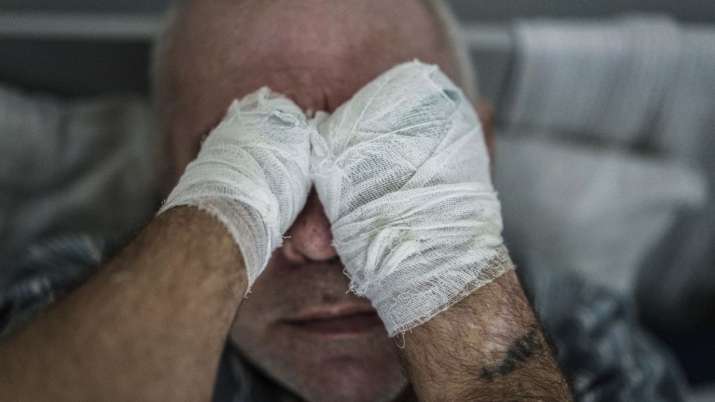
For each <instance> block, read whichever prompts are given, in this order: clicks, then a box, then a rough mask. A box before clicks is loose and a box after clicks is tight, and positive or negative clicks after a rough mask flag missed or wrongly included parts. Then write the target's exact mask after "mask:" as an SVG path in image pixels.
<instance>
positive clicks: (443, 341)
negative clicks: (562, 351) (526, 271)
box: [402, 271, 571, 401]
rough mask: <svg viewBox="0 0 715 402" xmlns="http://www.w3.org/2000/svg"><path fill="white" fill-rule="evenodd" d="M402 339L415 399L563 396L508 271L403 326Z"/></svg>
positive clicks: (556, 371) (558, 376)
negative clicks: (431, 314)
mask: <svg viewBox="0 0 715 402" xmlns="http://www.w3.org/2000/svg"><path fill="white" fill-rule="evenodd" d="M404 342H405V347H404V349H402V355H403V360H404V362H405V366H406V369H407V372H408V375H409V378H410V380H411V382H412V384H413V387H414V389H415V392H416V393H417V395H418V396H419V399H420V400H422V401H466V400H468V401H508V400H519V401H569V400H571V397H570V393H569V390H568V386H567V384H566V381H565V380H564V377H563V375H562V374H561V372H560V370H559V368H558V365H557V363H556V361H555V359H554V356H553V354H552V350H551V348H550V347H549V345H548V343H547V342H546V339H545V338H544V334H543V332H542V330H541V328H540V326H539V324H538V321H537V319H536V317H535V316H534V313H533V311H532V309H531V307H530V306H529V303H528V301H527V300H526V297H525V295H524V293H523V291H522V289H521V286H520V284H519V280H518V278H517V277H516V274H515V273H514V271H509V272H507V273H506V274H504V275H502V276H501V277H500V278H498V279H497V280H495V281H494V282H492V283H491V284H489V285H486V286H484V287H482V288H480V289H478V290H477V291H475V292H474V293H473V294H471V295H470V296H469V297H467V298H465V299H464V300H462V301H461V302H460V303H458V304H456V305H455V306H453V307H452V308H450V309H448V310H446V311H444V312H443V313H441V314H439V315H437V316H436V317H435V318H433V319H432V320H430V321H429V322H427V323H425V324H423V325H421V326H419V327H417V328H416V329H414V330H413V331H410V332H408V333H406V334H405V339H404Z"/></svg>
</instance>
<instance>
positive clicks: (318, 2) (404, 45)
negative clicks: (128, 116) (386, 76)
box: [154, 0, 463, 170]
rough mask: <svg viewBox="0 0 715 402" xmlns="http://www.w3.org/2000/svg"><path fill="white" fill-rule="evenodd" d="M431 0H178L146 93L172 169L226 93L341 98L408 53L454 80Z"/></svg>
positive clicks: (450, 49)
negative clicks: (151, 94) (151, 91)
mask: <svg viewBox="0 0 715 402" xmlns="http://www.w3.org/2000/svg"><path fill="white" fill-rule="evenodd" d="M434 2H435V0H392V1H384V0H347V1H334V0H302V1H295V0H187V1H184V2H182V4H181V5H180V6H179V7H177V9H176V10H175V13H176V14H175V16H174V17H173V18H172V22H171V24H170V26H169V27H168V29H167V32H166V34H165V37H164V40H163V41H162V42H161V44H160V47H159V48H158V49H157V53H158V56H159V57H158V63H157V65H156V68H155V71H154V79H155V100H156V104H157V108H158V111H159V113H160V119H161V122H162V125H163V127H164V129H165V131H166V132H167V134H168V135H169V143H170V150H171V153H172V157H173V159H174V161H175V163H176V165H177V166H176V167H177V170H181V169H183V166H184V165H185V164H186V163H188V162H189V161H190V160H191V159H193V157H194V156H195V151H196V149H197V146H198V143H199V139H200V138H201V136H202V135H204V134H205V133H207V132H208V131H209V130H210V129H211V127H213V126H214V125H216V124H217V123H218V121H219V120H220V118H221V117H222V115H223V114H224V112H225V110H226V107H227V106H228V104H229V103H230V101H231V100H233V99H235V98H239V97H242V96H243V95H246V94H248V93H250V92H252V91H254V90H255V89H257V88H259V87H261V86H264V85H267V86H269V87H271V88H272V89H273V90H275V91H278V92H282V93H284V94H286V95H287V96H289V97H290V98H292V99H293V100H294V101H296V102H297V103H298V104H299V105H300V106H301V107H302V108H303V109H305V110H326V111H332V110H333V109H334V108H336V107H337V106H339V105H340V104H342V103H344V102H345V101H347V100H348V99H350V97H352V95H353V94H354V93H355V92H356V91H357V90H359V89H360V88H361V87H362V86H364V85H365V84H366V83H368V82H369V81H371V80H372V79H374V78H375V77H376V76H378V75H379V74H380V73H382V72H383V71H385V70H387V69H388V68H390V67H392V66H393V65H395V64H397V63H400V62H403V61H407V60H411V59H415V58H418V59H420V60H422V61H424V62H428V63H435V64H438V65H440V66H441V68H442V69H443V70H444V71H445V72H446V73H447V74H448V75H449V76H451V77H452V78H453V79H454V80H455V81H457V82H460V81H463V80H462V79H461V78H462V77H460V71H459V68H460V66H459V61H458V57H457V56H456V55H455V49H454V44H453V43H452V42H451V40H450V39H451V38H450V37H449V35H448V32H447V31H446V30H445V29H444V27H443V26H441V25H440V20H439V19H438V18H435V16H436V15H437V14H436V13H435V11H438V10H436V9H433V8H432V6H430V5H429V4H430V3H434Z"/></svg>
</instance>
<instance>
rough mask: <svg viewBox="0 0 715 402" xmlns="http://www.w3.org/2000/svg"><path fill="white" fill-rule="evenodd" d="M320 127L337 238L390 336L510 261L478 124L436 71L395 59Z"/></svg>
mask: <svg viewBox="0 0 715 402" xmlns="http://www.w3.org/2000/svg"><path fill="white" fill-rule="evenodd" d="M313 124H314V125H315V126H316V128H317V130H315V131H314V132H313V134H312V135H313V138H312V145H313V151H312V155H311V158H312V160H311V169H312V175H313V180H314V182H315V186H316V189H317V191H318V195H319V197H320V199H321V201H322V203H323V205H324V207H325V210H326V213H327V216H328V218H329V219H330V222H331V224H332V231H333V237H334V245H335V247H336V250H337V251H338V254H339V255H340V257H341V259H342V261H343V263H344V264H345V270H346V274H347V275H348V276H349V277H350V278H351V285H350V286H351V290H352V291H354V292H355V293H356V294H358V295H361V296H366V297H367V298H368V299H370V300H371V301H372V304H373V305H374V306H375V308H376V310H377V311H378V314H379V315H380V317H381V319H382V320H383V322H384V323H385V326H386V328H387V330H388V333H389V334H390V335H391V336H393V335H396V334H398V333H400V332H404V331H407V330H409V329H412V328H414V327H415V326H417V325H419V324H421V323H423V322H425V321H427V320H429V319H431V318H432V317H433V316H435V315H436V314H438V313H439V312H441V311H443V310H445V309H447V308H449V307H450V306H451V305H453V304H454V303H456V302H458V301H460V300H461V299H463V298H464V297H465V296H467V295H468V294H469V293H471V292H472V291H473V290H475V289H477V288H479V287H481V286H483V285H485V284H488V283H489V282H491V281H493V280H494V279H495V278H497V277H498V276H500V275H501V274H503V273H504V272H506V271H507V270H509V269H512V268H513V265H512V264H511V262H510V260H509V257H508V255H507V253H506V250H505V248H504V247H503V241H502V237H501V231H502V221H501V212H500V204H499V201H498V199H497V195H496V192H495V191H494V189H493V187H492V184H491V179H490V175H489V157H488V154H487V149H486V146H485V143H484V138H483V137H484V136H483V133H482V129H481V125H480V123H479V119H478V117H477V116H476V114H475V112H474V109H473V107H472V106H471V105H470V103H469V101H468V100H467V99H466V98H465V96H464V95H463V93H462V92H461V91H460V90H459V89H458V88H457V87H456V86H455V85H454V84H453V83H452V82H451V81H450V80H449V79H448V78H447V77H446V76H445V75H444V74H443V73H442V72H440V71H439V69H438V68H437V67H435V66H429V65H425V64H421V63H419V62H412V63H406V64H402V65H400V66H397V67H395V68H393V69H392V70H390V71H388V72H386V73H384V74H383V75H382V76H380V77H379V78H377V79H376V80H375V81H373V82H371V83H370V84H368V85H367V86H366V87H365V88H363V89H362V90H361V91H359V92H358V93H357V94H356V95H355V96H354V98H353V99H352V100H350V101H349V102H348V103H346V104H345V105H343V106H341V107H340V108H339V109H338V110H337V111H336V112H335V113H334V114H333V115H331V116H328V115H327V114H319V115H318V116H316V119H315V120H314V121H313Z"/></svg>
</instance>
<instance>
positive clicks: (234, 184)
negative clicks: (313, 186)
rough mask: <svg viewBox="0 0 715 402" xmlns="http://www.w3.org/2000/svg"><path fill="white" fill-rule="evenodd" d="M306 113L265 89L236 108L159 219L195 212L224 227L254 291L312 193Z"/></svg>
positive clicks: (235, 104)
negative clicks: (181, 209)
mask: <svg viewBox="0 0 715 402" xmlns="http://www.w3.org/2000/svg"><path fill="white" fill-rule="evenodd" d="M311 130H312V128H311V127H310V125H309V124H308V123H307V121H306V118H305V115H304V114H303V112H302V111H301V110H300V108H299V107H298V106H297V105H296V104H295V103H293V102H292V101H291V100H289V99H288V98H286V97H284V96H282V95H279V94H276V93H272V92H271V91H270V90H269V89H268V88H262V89H260V90H258V91H257V92H255V93H253V94H250V95H248V96H246V97H245V98H243V99H242V100H240V101H234V102H233V104H232V105H231V107H230V108H229V110H228V113H227V114H226V117H225V118H224V119H223V121H222V122H221V123H220V124H219V125H218V126H217V127H216V128H215V129H214V130H213V131H212V132H211V134H209V136H208V137H207V138H206V140H205V141H204V143H203V144H202V146H201V151H200V152H199V155H198V157H197V158H196V159H195V160H194V161H193V162H191V163H190V164H189V165H188V167H187V168H186V171H185V172H184V174H183V176H182V177H181V179H180V180H179V183H178V184H177V186H176V188H174V190H173V191H172V192H171V194H170V195H169V198H168V199H167V200H166V203H165V204H164V205H163V207H162V208H161V210H160V211H159V213H160V214H161V213H162V212H165V211H167V210H169V209H171V208H173V207H176V206H180V205H189V206H194V207H197V208H199V209H201V210H204V211H206V212H208V213H210V214H211V215H213V216H214V217H216V218H217V219H218V220H220V221H221V222H222V223H223V224H224V225H225V226H226V228H227V229H228V230H229V232H230V233H231V235H232V236H233V238H234V240H235V241H236V243H237V244H238V246H239V247H240V249H241V253H242V254H243V258H244V260H245V263H246V269H247V273H248V282H249V289H250V286H251V285H252V284H253V283H254V282H255V280H256V278H257V277H258V275H259V274H260V273H261V272H262V271H263V269H265V267H266V264H267V263H268V259H269V258H270V255H271V253H272V252H273V250H275V249H276V248H277V247H279V246H280V245H281V244H282V240H283V233H285V231H286V230H288V228H289V227H290V226H291V225H292V224H293V221H294V220H295V218H296V216H297V215H298V213H299V212H300V211H301V210H302V209H303V207H304V206H305V201H306V199H307V196H308V192H309V190H310V169H309V163H310V134H309V133H310V132H311Z"/></svg>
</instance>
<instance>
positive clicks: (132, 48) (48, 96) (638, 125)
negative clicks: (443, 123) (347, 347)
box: [0, 0, 715, 401]
mask: <svg viewBox="0 0 715 402" xmlns="http://www.w3.org/2000/svg"><path fill="white" fill-rule="evenodd" d="M168 3H169V1H167V0H142V1H139V0H124V1H99V0H64V1H61V2H59V1H56V0H0V131H2V135H0V255H13V253H18V252H19V250H21V249H22V247H23V246H24V245H27V244H31V243H32V242H33V241H35V240H37V239H39V238H46V237H48V236H51V235H52V234H53V233H59V232H61V231H64V230H67V229H68V228H70V229H72V230H75V231H84V232H94V233H100V234H104V233H113V232H117V231H118V230H119V229H121V230H130V229H131V228H133V227H137V226H138V225H140V224H141V223H142V222H143V221H144V220H145V219H146V218H147V216H148V215H150V213H151V211H152V208H153V207H154V205H155V204H156V201H157V200H156V199H155V197H153V196H149V195H148V194H153V192H152V190H151V189H154V188H155V187H156V185H157V182H158V180H159V173H157V172H156V171H157V169H156V165H155V163H154V160H155V159H156V157H157V156H158V155H159V153H160V148H161V147H160V146H159V145H158V143H159V142H158V141H159V139H158V138H157V136H156V128H155V124H154V122H153V119H152V113H151V108H150V106H149V103H148V100H147V93H148V66H149V49H150V42H151V39H152V37H153V36H154V34H155V32H156V31H157V29H158V27H159V24H160V16H161V13H162V11H163V10H164V9H165V7H166V6H167V4H168ZM451 3H452V5H453V6H454V9H455V11H456V13H457V15H458V17H459V19H460V20H461V21H462V23H463V28H464V33H465V38H466V41H467V43H468V45H469V47H470V49H471V53H472V58H473V60H474V62H475V66H476V70H477V71H476V73H477V76H478V83H479V91H480V93H481V94H482V96H484V97H485V98H487V99H489V101H490V103H491V104H492V105H493V106H494V109H495V127H496V132H497V153H496V158H495V165H496V166H495V174H496V177H495V181H496V185H497V187H498V189H499V190H500V194H501V198H502V200H503V208H504V216H505V224H506V238H507V241H508V242H509V246H510V249H511V250H512V252H513V253H514V254H515V256H516V259H517V261H518V262H519V263H520V264H528V265H529V266H530V267H532V270H534V269H536V270H537V271H538V270H539V269H562V270H569V271H574V272H577V273H578V274H579V275H583V276H585V277H587V278H589V279H590V280H591V281H593V282H594V283H598V284H600V285H603V286H606V287H608V288H610V289H611V290H613V291H614V292H618V293H619V294H621V295H622V296H623V297H625V298H627V299H628V300H630V301H631V302H632V304H633V306H634V311H635V313H636V314H637V316H638V319H639V320H640V321H641V322H642V323H643V325H644V326H646V327H648V328H649V329H650V330H651V331H652V332H653V333H655V334H656V335H657V336H658V337H659V338H660V339H661V340H662V341H663V342H664V343H666V344H668V345H669V346H670V347H671V348H672V350H673V351H674V353H675V355H676V357H677V359H678V360H679V361H680V363H681V364H682V365H683V367H684V369H685V371H686V375H687V377H688V381H689V383H690V385H691V387H692V388H693V399H692V400H693V401H696V400H697V401H706V400H709V401H715V363H713V361H714V359H715V342H714V341H713V340H715V271H714V268H715V198H714V196H713V189H715V3H713V2H712V1H702V0H681V1H677V2H675V1H669V0H621V1H598V2H597V1H584V0H578V1H576V0H558V1H557V0H548V1H547V0H541V1H535V0H508V1H499V2H475V1H473V0H453V1H451ZM28 149H32V152H28ZM58 150H59V151H60V152H58ZM139 150H144V151H139ZM146 150H150V151H149V152H147V151H146ZM106 205H123V206H125V208H121V209H117V210H112V211H111V213H107V208H106ZM535 228H538V230H535ZM534 267H535V268H534Z"/></svg>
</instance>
